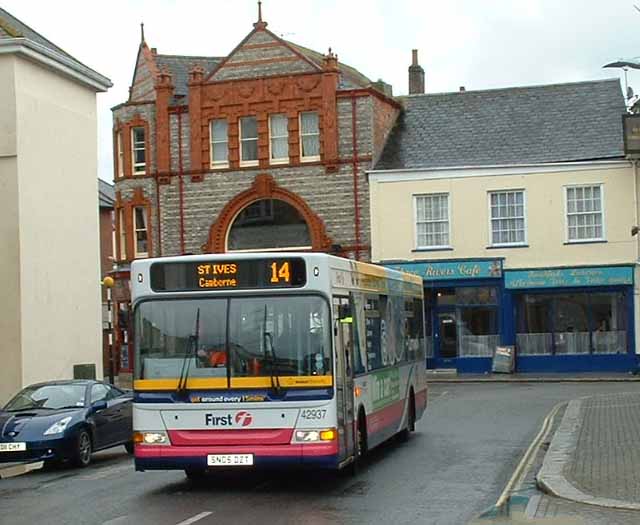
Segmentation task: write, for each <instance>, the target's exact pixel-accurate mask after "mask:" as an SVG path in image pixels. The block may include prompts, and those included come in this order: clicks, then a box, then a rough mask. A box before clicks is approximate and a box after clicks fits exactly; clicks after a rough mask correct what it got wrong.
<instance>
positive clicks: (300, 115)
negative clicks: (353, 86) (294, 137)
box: [298, 111, 320, 162]
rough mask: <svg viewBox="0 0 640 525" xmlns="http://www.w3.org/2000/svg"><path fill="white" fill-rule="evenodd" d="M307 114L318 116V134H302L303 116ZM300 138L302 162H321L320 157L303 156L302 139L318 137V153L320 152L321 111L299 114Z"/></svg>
mask: <svg viewBox="0 0 640 525" xmlns="http://www.w3.org/2000/svg"><path fill="white" fill-rule="evenodd" d="M305 113H315V114H316V115H318V133H307V134H306V135H303V133H302V115H303V114H305ZM298 136H299V140H300V162H315V161H318V160H320V155H310V156H308V157H305V156H303V154H302V152H303V150H302V137H303V136H304V137H315V136H317V137H318V151H320V112H319V111H302V112H300V113H299V114H298Z"/></svg>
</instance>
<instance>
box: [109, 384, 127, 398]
mask: <svg viewBox="0 0 640 525" xmlns="http://www.w3.org/2000/svg"><path fill="white" fill-rule="evenodd" d="M107 389H108V390H109V393H108V394H107V400H111V399H116V398H118V397H122V396H123V395H124V392H123V391H122V390H118V389H117V388H116V387H114V386H108V387H107Z"/></svg>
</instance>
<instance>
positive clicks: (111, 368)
mask: <svg viewBox="0 0 640 525" xmlns="http://www.w3.org/2000/svg"><path fill="white" fill-rule="evenodd" d="M114 284H115V281H114V280H113V277H111V276H109V275H107V276H106V277H105V278H104V279H102V286H104V287H105V288H106V289H107V337H108V344H107V348H108V357H109V382H110V383H111V384H112V385H113V384H114V378H113V375H114V366H113V314H112V311H111V288H113V285H114Z"/></svg>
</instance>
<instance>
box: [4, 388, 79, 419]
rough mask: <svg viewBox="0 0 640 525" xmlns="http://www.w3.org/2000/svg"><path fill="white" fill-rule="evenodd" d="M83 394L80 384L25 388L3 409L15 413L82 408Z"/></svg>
mask: <svg viewBox="0 0 640 525" xmlns="http://www.w3.org/2000/svg"><path fill="white" fill-rule="evenodd" d="M85 392H86V387H85V385H80V384H75V385H74V384H61V385H40V386H32V387H27V388H24V389H23V390H21V391H20V392H18V394H17V395H16V396H15V397H14V398H13V399H12V400H11V401H9V402H8V403H7V405H6V406H5V408H4V409H5V410H7V411H10V412H17V411H20V410H35V409H49V410H59V409H61V408H82V407H84V404H85Z"/></svg>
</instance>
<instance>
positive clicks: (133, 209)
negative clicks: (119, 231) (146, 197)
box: [131, 206, 149, 259]
mask: <svg viewBox="0 0 640 525" xmlns="http://www.w3.org/2000/svg"><path fill="white" fill-rule="evenodd" d="M136 210H142V213H143V217H144V222H145V224H144V226H145V227H144V229H143V228H138V225H137V223H136ZM131 230H132V232H133V254H134V257H135V258H136V259H138V258H143V257H149V216H148V215H147V208H146V206H132V207H131ZM139 231H144V232H146V233H147V251H146V252H139V251H138V232H139Z"/></svg>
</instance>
